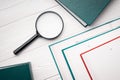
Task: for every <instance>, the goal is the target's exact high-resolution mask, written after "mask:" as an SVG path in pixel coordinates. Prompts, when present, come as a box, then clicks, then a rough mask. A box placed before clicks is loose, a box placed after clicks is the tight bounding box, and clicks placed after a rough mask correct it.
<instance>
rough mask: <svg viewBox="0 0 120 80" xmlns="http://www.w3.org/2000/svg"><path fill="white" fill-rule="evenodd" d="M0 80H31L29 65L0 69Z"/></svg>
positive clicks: (22, 64) (16, 65)
mask: <svg viewBox="0 0 120 80" xmlns="http://www.w3.org/2000/svg"><path fill="white" fill-rule="evenodd" d="M0 80H33V77H32V72H31V66H30V63H29V62H28V63H21V64H15V65H10V66H4V67H0Z"/></svg>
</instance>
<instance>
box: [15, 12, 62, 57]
mask: <svg viewBox="0 0 120 80" xmlns="http://www.w3.org/2000/svg"><path fill="white" fill-rule="evenodd" d="M35 28H36V34H35V35H34V36H32V37H31V38H30V39H29V40H28V41H26V42H25V43H24V44H23V45H21V46H20V47H18V48H17V49H16V50H14V51H13V53H14V54H15V55H17V54H18V53H19V52H20V51H22V50H23V49H24V48H25V47H26V46H28V45H29V44H30V43H31V42H32V41H33V40H35V39H37V38H38V37H42V38H45V39H48V40H51V39H55V38H57V37H58V36H59V35H60V34H61V33H62V31H63V28H64V22H63V19H62V17H61V16H60V15H59V14H58V13H56V12H53V11H47V12H44V13H42V14H40V15H39V16H38V17H37V19H36V22H35Z"/></svg>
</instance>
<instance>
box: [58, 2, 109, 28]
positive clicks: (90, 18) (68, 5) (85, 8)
mask: <svg viewBox="0 0 120 80" xmlns="http://www.w3.org/2000/svg"><path fill="white" fill-rule="evenodd" d="M56 1H57V2H58V3H59V4H60V5H61V6H62V7H63V8H64V9H65V10H67V11H68V12H69V13H70V14H71V15H72V16H73V17H74V18H75V19H77V20H78V21H79V22H80V23H81V24H82V25H83V26H87V25H91V24H92V23H93V22H94V21H95V19H96V18H97V17H98V15H99V14H100V13H101V12H102V11H103V9H104V8H105V7H106V6H107V5H108V3H109V2H110V1H111V0H56Z"/></svg>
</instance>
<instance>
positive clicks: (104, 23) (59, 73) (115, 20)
mask: <svg viewBox="0 0 120 80" xmlns="http://www.w3.org/2000/svg"><path fill="white" fill-rule="evenodd" d="M117 20H120V18H117V19H114V20H111V21H109V22H106V23H104V24H102V25H99V26H97V27H94V28H91V29H89V30H86V31H83V32H81V33H78V34H76V35H73V36H71V37H68V38H66V39H63V40H60V41H58V42H55V43H53V44H51V45H49V46H48V47H49V49H50V52H51V55H52V58H53V60H54V62H55V65H56V68H57V70H58V73H59V75H60V78H61V80H63V78H62V74H61V72H60V69H59V67H58V64H57V61H56V59H55V56H54V54H53V52H52V49H51V47H52V46H54V45H55V44H58V43H61V42H63V41H66V40H68V39H71V38H74V37H76V36H79V35H81V34H84V33H86V32H89V31H92V30H94V29H96V28H99V27H102V26H104V25H106V24H109V23H111V22H113V21H117ZM67 65H68V64H67Z"/></svg>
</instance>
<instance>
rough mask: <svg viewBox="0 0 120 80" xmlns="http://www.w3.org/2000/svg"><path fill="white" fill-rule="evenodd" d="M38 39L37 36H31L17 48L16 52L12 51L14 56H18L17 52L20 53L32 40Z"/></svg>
mask: <svg viewBox="0 0 120 80" xmlns="http://www.w3.org/2000/svg"><path fill="white" fill-rule="evenodd" d="M37 37H38V34H35V35H34V36H32V37H31V38H30V39H29V40H27V41H26V42H25V43H24V44H23V45H21V46H20V47H18V48H17V49H16V50H14V51H13V53H14V54H15V55H18V53H19V52H21V51H22V50H23V49H24V48H25V47H27V46H28V45H29V44H30V43H31V42H32V41H33V40H35V39H36V38H37Z"/></svg>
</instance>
